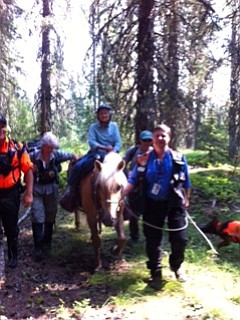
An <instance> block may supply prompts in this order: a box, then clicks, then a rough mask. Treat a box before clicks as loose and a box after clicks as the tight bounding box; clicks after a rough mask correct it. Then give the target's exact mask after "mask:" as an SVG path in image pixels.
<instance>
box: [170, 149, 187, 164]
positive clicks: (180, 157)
mask: <svg viewBox="0 0 240 320" xmlns="http://www.w3.org/2000/svg"><path fill="white" fill-rule="evenodd" d="M170 154H171V156H172V159H173V161H174V162H175V163H176V164H178V165H184V161H183V155H182V153H181V152H178V151H175V150H172V149H170Z"/></svg>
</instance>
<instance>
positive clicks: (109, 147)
mask: <svg viewBox="0 0 240 320" xmlns="http://www.w3.org/2000/svg"><path fill="white" fill-rule="evenodd" d="M105 150H106V151H107V152H110V151H113V147H112V146H107V147H106V149H105Z"/></svg>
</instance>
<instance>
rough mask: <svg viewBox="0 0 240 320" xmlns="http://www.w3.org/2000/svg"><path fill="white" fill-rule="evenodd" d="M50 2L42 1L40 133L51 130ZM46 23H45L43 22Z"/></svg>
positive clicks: (48, 0) (47, 0)
mask: <svg viewBox="0 0 240 320" xmlns="http://www.w3.org/2000/svg"><path fill="white" fill-rule="evenodd" d="M50 2H51V1H50V0H43V19H44V22H43V32H42V71H41V93H40V94H41V98H40V101H41V121H40V126H41V128H40V132H41V133H42V134H43V133H44V132H46V131H50V130H51V123H52V119H51V84H50V80H51V62H50V38H49V35H50V24H49V23H48V22H47V17H50ZM45 21H46V22H45Z"/></svg>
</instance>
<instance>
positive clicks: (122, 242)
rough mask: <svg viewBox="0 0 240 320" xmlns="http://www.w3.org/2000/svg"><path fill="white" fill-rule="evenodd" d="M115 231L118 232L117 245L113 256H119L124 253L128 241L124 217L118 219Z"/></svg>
mask: <svg viewBox="0 0 240 320" xmlns="http://www.w3.org/2000/svg"><path fill="white" fill-rule="evenodd" d="M115 230H116V232H117V243H116V244H115V245H114V246H113V248H112V254H113V255H114V256H118V255H119V254H120V253H121V252H122V250H123V248H124V246H125V244H126V241H127V239H126V236H125V233H124V228H123V215H121V217H120V218H119V219H118V222H117V224H116V226H115Z"/></svg>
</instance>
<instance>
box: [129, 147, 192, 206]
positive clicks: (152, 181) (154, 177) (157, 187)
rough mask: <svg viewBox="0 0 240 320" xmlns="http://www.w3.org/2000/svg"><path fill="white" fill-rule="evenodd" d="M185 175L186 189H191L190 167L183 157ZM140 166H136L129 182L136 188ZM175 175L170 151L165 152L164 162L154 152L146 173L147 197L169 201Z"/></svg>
mask: <svg viewBox="0 0 240 320" xmlns="http://www.w3.org/2000/svg"><path fill="white" fill-rule="evenodd" d="M182 160H183V162H184V165H183V170H182V172H183V174H184V176H185V181H184V183H183V187H184V189H189V188H190V186H191V184H190V178H189V173H188V165H187V161H186V159H185V157H183V159H182ZM138 175H139V172H138V165H136V166H135V167H134V169H133V171H132V173H131V175H130V177H129V179H128V182H129V183H130V184H132V185H134V186H135V187H136V186H137V184H138ZM172 175H173V160H172V155H171V152H170V150H167V151H166V152H165V155H164V158H163V160H160V159H159V158H158V157H157V155H156V153H155V151H154V150H152V151H151V152H150V155H149V159H148V162H147V166H146V171H145V182H146V195H147V197H148V198H150V199H153V200H157V201H164V200H167V199H168V196H169V191H170V181H171V179H172Z"/></svg>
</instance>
